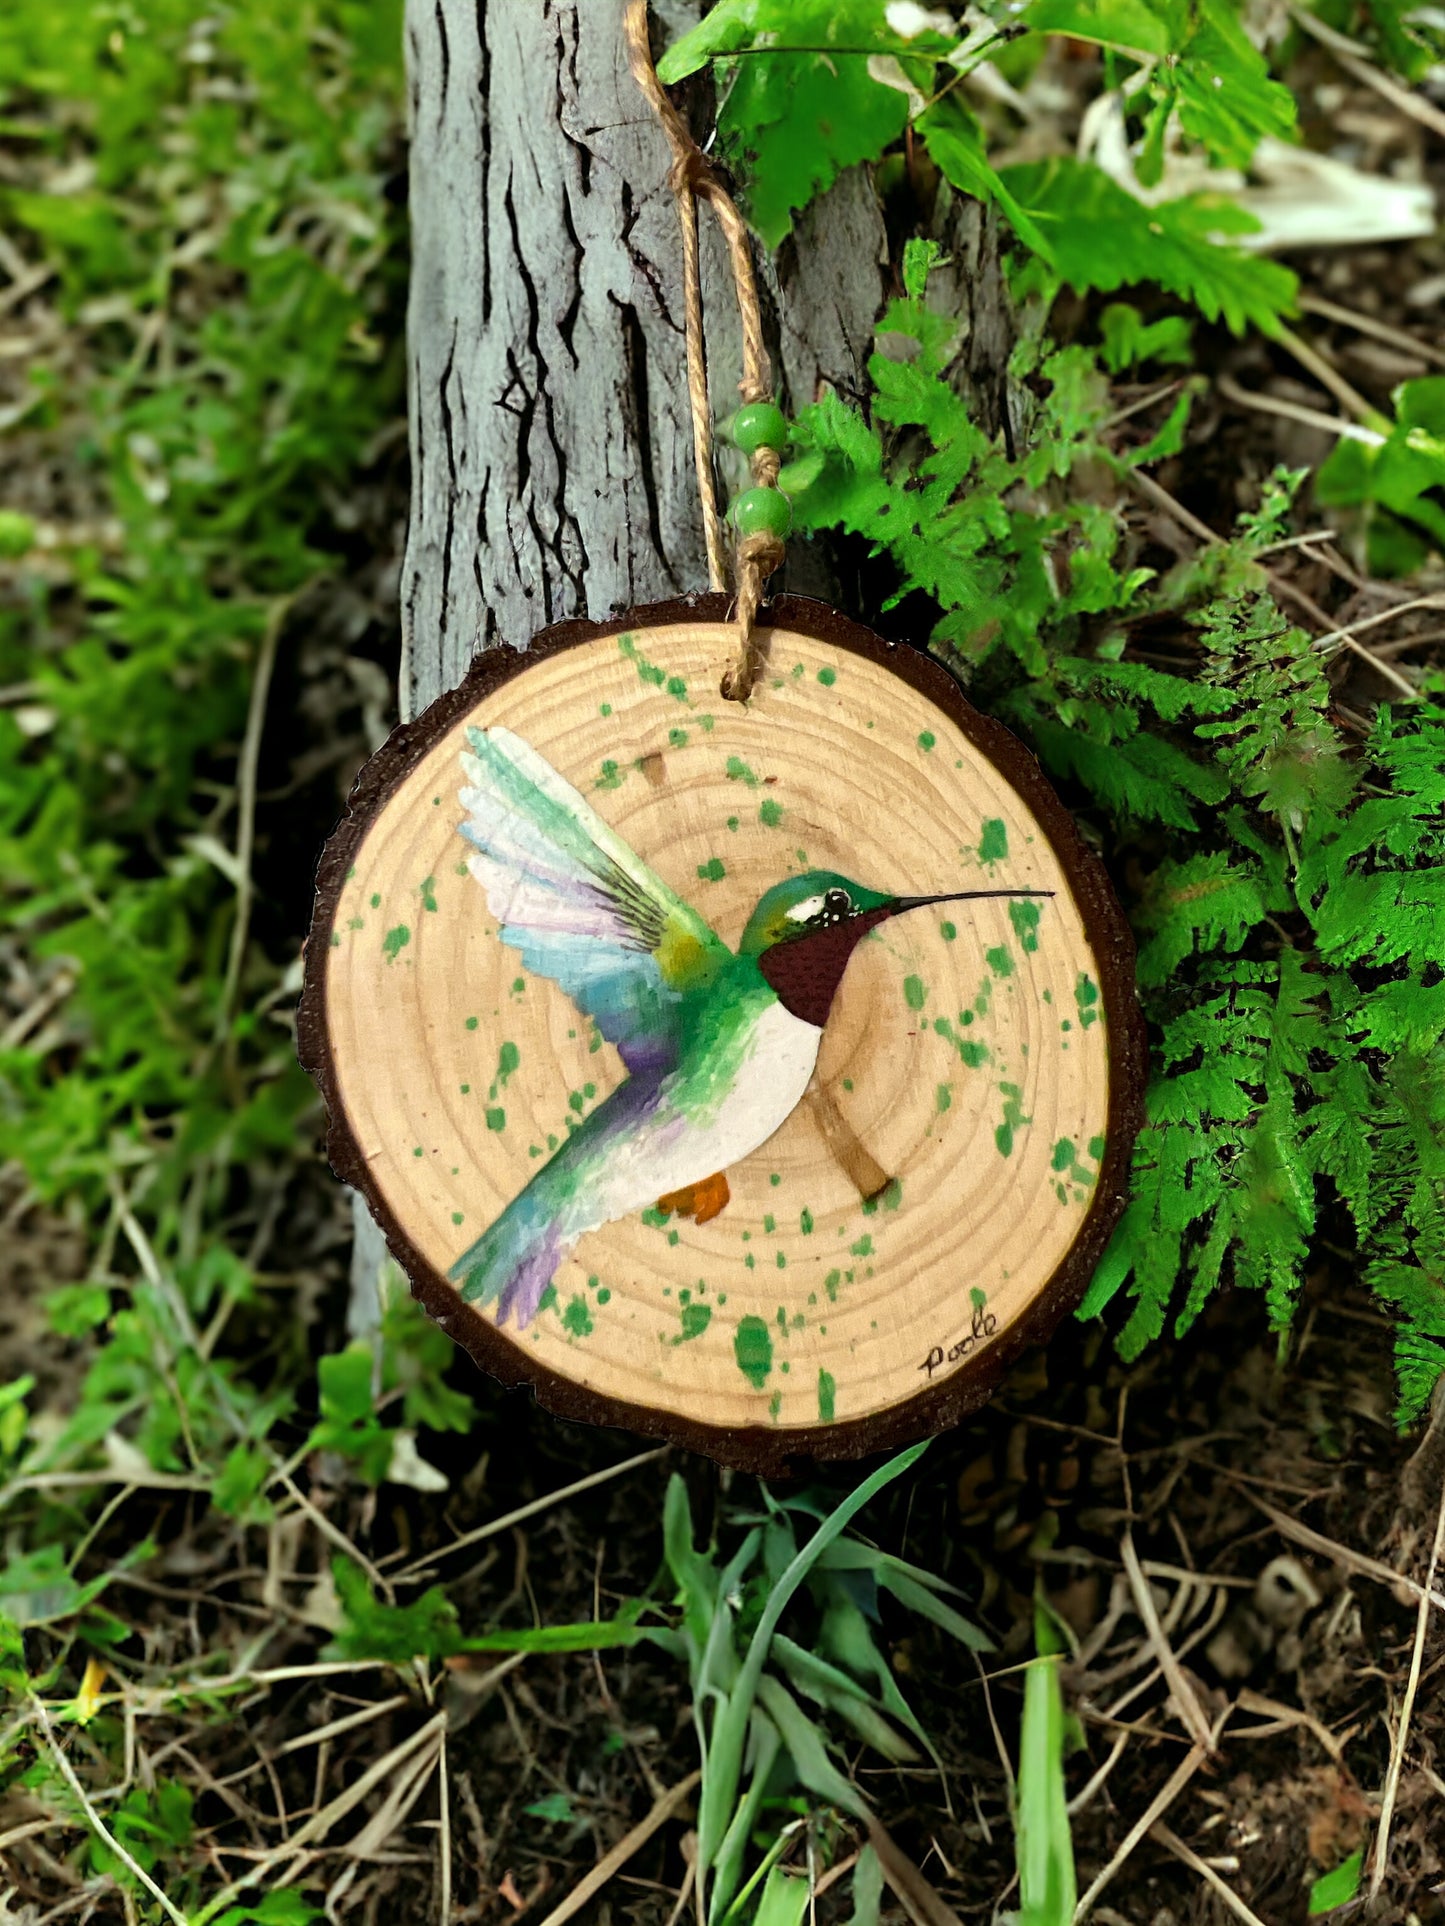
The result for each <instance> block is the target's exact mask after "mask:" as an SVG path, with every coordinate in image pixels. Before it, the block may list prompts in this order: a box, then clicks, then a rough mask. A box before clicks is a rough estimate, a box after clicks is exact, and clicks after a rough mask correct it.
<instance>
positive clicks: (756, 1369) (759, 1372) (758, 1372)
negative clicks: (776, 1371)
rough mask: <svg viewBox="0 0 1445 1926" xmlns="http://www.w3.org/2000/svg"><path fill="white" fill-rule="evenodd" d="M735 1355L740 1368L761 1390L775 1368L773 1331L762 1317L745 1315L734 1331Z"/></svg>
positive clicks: (756, 1388)
mask: <svg viewBox="0 0 1445 1926" xmlns="http://www.w3.org/2000/svg"><path fill="white" fill-rule="evenodd" d="M733 1356H734V1357H735V1358H736V1359H737V1364H738V1369H739V1371H741V1372H742V1374H743V1376H744V1377H745V1378H746V1379H747V1381H748V1383H749V1384H750V1385H752V1387H753V1389H754V1390H755V1391H761V1390H762V1388H763V1384H764V1382H765V1380H766V1379H767V1376H768V1373H769V1372H770V1371H771V1370H772V1368H773V1339H772V1333H771V1332H770V1331H769V1330H768V1327H767V1325H766V1324H764V1322H763V1320H762V1319H761V1318H760V1317H745V1318H743V1319H741V1320H740V1322H739V1324H738V1328H737V1330H736V1331H734V1333H733Z"/></svg>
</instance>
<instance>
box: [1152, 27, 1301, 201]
mask: <svg viewBox="0 0 1445 1926" xmlns="http://www.w3.org/2000/svg"><path fill="white" fill-rule="evenodd" d="M1196 17H1197V25H1196V26H1195V29H1194V32H1193V33H1192V34H1191V35H1190V36H1189V38H1188V40H1187V41H1186V42H1185V43H1184V47H1183V50H1182V53H1181V55H1180V58H1179V59H1178V60H1177V61H1176V62H1174V63H1173V64H1172V66H1171V67H1170V68H1169V69H1168V80H1169V84H1170V86H1171V87H1172V90H1173V92H1174V96H1175V99H1176V100H1177V103H1178V112H1179V124H1180V126H1181V127H1182V128H1183V130H1184V132H1185V133H1186V134H1188V135H1189V136H1190V138H1191V139H1193V140H1197V141H1198V142H1199V144H1200V146H1201V147H1205V148H1207V149H1208V150H1209V153H1210V154H1211V155H1212V156H1213V158H1214V159H1215V160H1217V161H1219V162H1220V163H1221V164H1222V165H1223V166H1225V167H1248V165H1249V163H1250V161H1251V160H1252V159H1253V157H1254V150H1255V148H1256V146H1257V145H1258V144H1259V142H1260V140H1261V139H1263V138H1264V136H1266V135H1269V136H1271V137H1272V138H1274V139H1276V140H1288V139H1289V138H1290V136H1291V135H1292V134H1293V133H1294V129H1295V101H1294V95H1293V94H1292V93H1291V92H1290V90H1289V88H1288V87H1284V86H1281V84H1280V83H1279V81H1277V80H1272V79H1271V78H1270V73H1269V67H1268V65H1267V63H1266V61H1265V58H1264V55H1263V54H1262V53H1260V51H1259V49H1258V48H1257V47H1256V46H1255V45H1254V42H1253V41H1252V40H1251V39H1250V38H1249V36H1248V34H1246V33H1245V31H1244V28H1243V26H1242V25H1241V23H1240V18H1239V15H1238V13H1237V12H1236V10H1235V7H1234V5H1233V4H1232V0H1201V4H1200V5H1199V10H1198V14H1197V16H1196Z"/></svg>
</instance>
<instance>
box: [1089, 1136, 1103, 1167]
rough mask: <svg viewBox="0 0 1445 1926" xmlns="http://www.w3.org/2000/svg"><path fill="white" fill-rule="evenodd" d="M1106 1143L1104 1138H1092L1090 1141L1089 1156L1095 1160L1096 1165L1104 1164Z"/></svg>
mask: <svg viewBox="0 0 1445 1926" xmlns="http://www.w3.org/2000/svg"><path fill="white" fill-rule="evenodd" d="M1104 1141H1105V1140H1104V1139H1103V1138H1102V1137H1090V1139H1089V1155H1090V1156H1091V1157H1092V1158H1093V1160H1094V1162H1095V1163H1096V1164H1097V1163H1102V1162H1103V1159H1104Z"/></svg>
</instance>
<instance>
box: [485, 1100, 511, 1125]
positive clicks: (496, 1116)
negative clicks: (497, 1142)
mask: <svg viewBox="0 0 1445 1926" xmlns="http://www.w3.org/2000/svg"><path fill="white" fill-rule="evenodd" d="M506 1127H507V1113H506V1111H505V1110H503V1109H502V1108H501V1106H500V1105H499V1104H491V1105H489V1106H488V1109H487V1128H488V1130H505V1129H506Z"/></svg>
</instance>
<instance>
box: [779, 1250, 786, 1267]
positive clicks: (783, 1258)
mask: <svg viewBox="0 0 1445 1926" xmlns="http://www.w3.org/2000/svg"><path fill="white" fill-rule="evenodd" d="M787 1268H788V1260H787V1258H786V1256H785V1255H784V1254H783V1252H782V1251H779V1252H778V1269H779V1270H780V1271H785V1270H786V1269H787Z"/></svg>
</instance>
